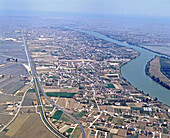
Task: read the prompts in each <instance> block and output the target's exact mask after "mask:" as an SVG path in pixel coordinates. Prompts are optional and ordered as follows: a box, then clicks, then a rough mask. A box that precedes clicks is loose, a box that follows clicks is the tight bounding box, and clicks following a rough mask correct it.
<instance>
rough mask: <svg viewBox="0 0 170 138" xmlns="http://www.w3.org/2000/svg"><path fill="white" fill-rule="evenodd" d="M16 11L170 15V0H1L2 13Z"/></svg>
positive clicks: (0, 8) (0, 9)
mask: <svg viewBox="0 0 170 138" xmlns="http://www.w3.org/2000/svg"><path fill="white" fill-rule="evenodd" d="M15 11H19V12H21V13H22V12H28V13H29V12H30V11H31V12H34V11H38V12H39V11H43V12H46V11H51V12H56V13H57V12H65V13H80V14H81V13H83V14H99V15H100V14H109V15H110V14H119V15H120V14H123V15H144V16H145V15H147V16H163V17H170V0H0V12H1V14H2V13H4V14H5V13H7V12H11V13H13V14H15ZM17 14H18V12H17Z"/></svg>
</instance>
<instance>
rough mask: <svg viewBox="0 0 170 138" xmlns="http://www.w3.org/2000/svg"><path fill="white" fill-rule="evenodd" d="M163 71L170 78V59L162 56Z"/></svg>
mask: <svg viewBox="0 0 170 138" xmlns="http://www.w3.org/2000/svg"><path fill="white" fill-rule="evenodd" d="M160 65H161V72H162V73H163V74H164V75H165V76H166V77H167V78H168V79H170V59H167V58H164V57H161V58H160Z"/></svg>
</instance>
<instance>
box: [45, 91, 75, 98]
mask: <svg viewBox="0 0 170 138" xmlns="http://www.w3.org/2000/svg"><path fill="white" fill-rule="evenodd" d="M46 94H47V96H49V97H64V98H72V97H73V96H74V95H75V94H76V93H66V92H48V93H46Z"/></svg>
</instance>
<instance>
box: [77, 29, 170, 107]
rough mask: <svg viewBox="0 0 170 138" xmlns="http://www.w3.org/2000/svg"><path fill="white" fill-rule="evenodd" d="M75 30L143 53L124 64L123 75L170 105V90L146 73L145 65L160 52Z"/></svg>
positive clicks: (136, 85)
mask: <svg viewBox="0 0 170 138" xmlns="http://www.w3.org/2000/svg"><path fill="white" fill-rule="evenodd" d="M74 30H76V31H79V32H83V33H86V34H89V35H92V36H94V37H98V38H101V39H104V40H106V41H110V42H113V43H116V44H118V45H122V46H126V47H129V48H133V49H135V50H136V51H138V52H140V53H141V54H140V56H139V57H137V58H136V59H134V60H132V61H130V62H129V63H128V64H126V65H124V66H122V68H121V73H122V77H123V78H125V79H126V80H127V81H129V82H130V83H131V85H132V86H134V87H136V88H137V89H138V90H141V91H143V92H144V93H145V94H149V95H150V96H151V97H153V98H154V97H157V98H158V100H159V101H161V102H163V103H164V104H167V105H169V106H170V90H168V89H166V88H164V87H162V86H161V85H159V84H157V83H156V82H154V81H153V80H152V79H151V78H150V77H148V76H147V75H146V74H145V66H146V64H147V62H148V61H150V60H151V59H152V58H153V57H154V56H155V55H160V54H156V53H154V52H151V51H149V50H146V49H143V48H141V47H137V46H133V45H130V44H127V43H123V42H120V41H117V40H114V39H112V38H109V37H107V36H105V35H102V34H100V33H97V32H93V31H87V30H81V29H74Z"/></svg>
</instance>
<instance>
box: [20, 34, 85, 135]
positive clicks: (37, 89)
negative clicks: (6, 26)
mask: <svg viewBox="0 0 170 138" xmlns="http://www.w3.org/2000/svg"><path fill="white" fill-rule="evenodd" d="M22 37H23V41H24V46H25V51H26V55H27V59H28V64H29V66H30V68H31V73H32V77H33V81H34V84H35V88H36V92H37V97H38V102H39V104H40V110H41V115H42V119H43V121H44V122H45V124H46V125H47V126H48V127H49V128H50V129H51V130H52V131H53V133H55V134H56V135H58V136H59V137H64V136H63V135H62V134H61V133H60V132H58V131H56V130H55V129H54V128H53V127H52V126H51V125H50V124H49V122H48V121H47V119H46V117H45V115H44V110H43V106H42V102H41V98H40V93H39V89H40V91H41V93H42V94H43V95H44V97H45V98H46V99H47V100H48V101H49V102H50V103H51V104H52V105H53V106H55V107H56V108H58V109H60V110H61V111H63V112H64V113H65V114H66V115H67V116H69V117H70V118H72V119H73V120H74V121H75V122H76V123H77V124H78V125H79V127H80V129H81V132H82V137H83V138H86V134H85V131H84V128H83V126H82V125H81V124H80V122H79V121H78V120H77V119H76V118H75V117H73V116H72V115H71V114H69V113H67V112H66V111H65V110H64V109H63V108H61V107H60V106H58V105H56V104H55V103H54V102H53V101H51V100H50V99H49V98H48V96H47V95H46V93H45V92H44V89H43V87H42V85H41V83H40V81H39V78H38V75H37V73H36V70H35V68H34V66H33V64H32V61H31V56H30V54H29V50H28V46H27V43H26V41H25V38H24V34H23V32H22ZM38 86H39V87H38Z"/></svg>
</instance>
